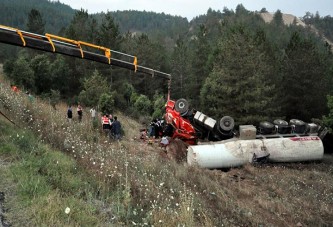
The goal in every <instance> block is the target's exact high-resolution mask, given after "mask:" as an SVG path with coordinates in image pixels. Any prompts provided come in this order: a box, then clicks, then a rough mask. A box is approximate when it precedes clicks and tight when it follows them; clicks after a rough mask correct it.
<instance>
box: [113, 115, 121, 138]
mask: <svg viewBox="0 0 333 227" xmlns="http://www.w3.org/2000/svg"><path fill="white" fill-rule="evenodd" d="M111 134H112V135H113V136H114V139H116V140H119V139H120V137H121V124H120V122H119V121H118V119H117V117H116V116H115V117H114V118H113V122H112V125H111Z"/></svg>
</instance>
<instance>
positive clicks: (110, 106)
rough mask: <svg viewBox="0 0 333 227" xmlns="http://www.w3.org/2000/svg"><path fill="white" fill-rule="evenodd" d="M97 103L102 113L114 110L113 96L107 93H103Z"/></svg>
mask: <svg viewBox="0 0 333 227" xmlns="http://www.w3.org/2000/svg"><path fill="white" fill-rule="evenodd" d="M98 103H99V106H100V110H101V112H102V113H112V111H113V110H114V98H113V97H112V95H111V94H109V93H103V94H102V95H101V97H100V98H99V102H98Z"/></svg>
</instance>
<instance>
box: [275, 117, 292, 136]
mask: <svg viewBox="0 0 333 227" xmlns="http://www.w3.org/2000/svg"><path fill="white" fill-rule="evenodd" d="M273 123H274V124H275V125H276V126H277V132H278V133H280V134H289V133H290V132H291V126H290V125H289V124H288V122H286V121H285V120H281V119H276V120H274V121H273Z"/></svg>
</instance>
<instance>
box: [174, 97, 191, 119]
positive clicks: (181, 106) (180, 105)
mask: <svg viewBox="0 0 333 227" xmlns="http://www.w3.org/2000/svg"><path fill="white" fill-rule="evenodd" d="M189 107H190V105H189V103H188V101H187V100H186V99H178V100H177V101H176V103H175V110H176V111H177V112H178V113H180V115H182V116H184V115H186V114H187V112H188V109H189Z"/></svg>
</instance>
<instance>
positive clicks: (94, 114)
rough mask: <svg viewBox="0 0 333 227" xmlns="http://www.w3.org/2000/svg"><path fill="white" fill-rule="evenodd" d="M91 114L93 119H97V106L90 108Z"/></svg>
mask: <svg viewBox="0 0 333 227" xmlns="http://www.w3.org/2000/svg"><path fill="white" fill-rule="evenodd" d="M90 114H91V118H92V120H95V119H96V110H95V107H93V108H91V109H90Z"/></svg>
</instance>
